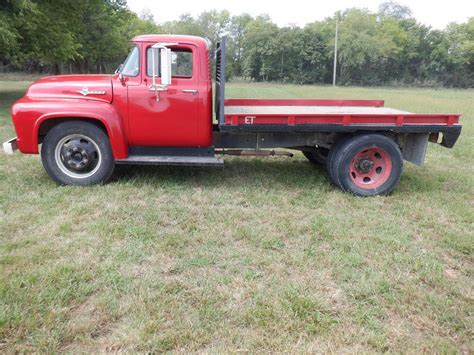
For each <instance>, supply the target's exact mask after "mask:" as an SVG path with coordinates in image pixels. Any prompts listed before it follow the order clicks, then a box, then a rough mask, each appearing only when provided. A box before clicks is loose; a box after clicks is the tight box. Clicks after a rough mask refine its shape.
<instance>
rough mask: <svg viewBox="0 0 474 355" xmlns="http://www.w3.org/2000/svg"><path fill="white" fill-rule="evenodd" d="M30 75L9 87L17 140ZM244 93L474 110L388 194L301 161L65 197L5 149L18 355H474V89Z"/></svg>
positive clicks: (0, 225) (3, 184)
mask: <svg viewBox="0 0 474 355" xmlns="http://www.w3.org/2000/svg"><path fill="white" fill-rule="evenodd" d="M26 85H27V83H26V82H6V81H4V82H0V140H1V141H4V140H6V139H7V138H9V137H12V136H14V131H13V127H12V124H11V121H10V118H9V112H8V109H9V106H10V105H11V103H12V102H13V100H14V99H16V98H18V97H19V96H21V95H22V93H23V91H24V89H25V87H26ZM228 94H229V96H232V97H261V98H263V97H265V98H284V97H287V98H292V97H301V98H364V99H371V98H373V99H377V98H381V99H385V100H386V104H387V106H391V107H396V108H400V109H405V110H410V111H414V112H459V113H461V114H463V118H462V123H463V125H464V129H463V133H462V135H461V138H460V140H459V142H458V144H457V145H456V147H455V148H454V149H452V150H449V149H445V148H442V147H438V146H435V145H430V147H429V152H428V156H427V161H426V165H425V166H424V167H423V168H416V167H414V166H412V165H410V164H408V163H407V164H406V165H405V171H404V173H403V175H402V179H401V182H400V185H399V186H398V188H397V189H396V190H395V192H394V193H393V194H392V195H390V196H387V197H377V198H357V197H354V196H351V195H349V194H345V193H342V192H341V191H340V190H338V189H337V188H335V187H334V186H332V185H331V184H330V182H329V180H328V177H327V176H326V174H325V173H324V171H323V169H321V168H317V167H314V166H312V165H311V164H309V163H308V162H307V161H305V159H304V157H303V156H302V155H300V154H298V155H297V156H296V157H295V158H292V159H290V158H281V157H279V158H275V157H273V158H250V159H249V158H233V159H228V160H226V166H225V168H224V169H209V168H171V167H169V168H164V167H130V168H128V167H121V168H120V169H117V171H116V173H115V177H114V179H113V181H112V182H111V183H109V184H107V185H105V186H95V187H89V188H81V187H59V186H57V185H56V184H55V183H54V182H53V181H52V180H51V179H50V178H49V177H48V176H47V175H46V173H45V171H44V170H43V168H42V166H41V162H40V159H39V157H38V156H27V155H20V154H15V155H14V156H3V155H2V156H0V267H1V275H0V351H1V352H17V351H19V352H23V351H31V350H41V351H52V352H55V351H70V352H76V351H168V350H178V351H179V350H180V351H213V352H214V351H216V352H217V351H223V350H228V351H229V350H230V351H258V350H273V351H321V352H322V351H333V352H342V351H345V352H354V351H359V352H382V351H391V352H412V353H417V352H419V351H426V352H432V351H436V352H462V353H469V352H473V351H474V342H473V332H472V330H473V328H474V324H473V315H474V287H473V286H474V282H473V271H474V267H473V266H474V263H473V261H474V260H473V247H474V91H473V90H470V91H460V90H424V89H383V88H372V89H368V88H336V89H334V88H331V87H317V86H305V87H297V86H284V85H249V84H231V85H229V88H228Z"/></svg>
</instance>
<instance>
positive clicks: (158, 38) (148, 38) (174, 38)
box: [132, 34, 208, 48]
mask: <svg viewBox="0 0 474 355" xmlns="http://www.w3.org/2000/svg"><path fill="white" fill-rule="evenodd" d="M132 42H154V43H158V42H177V43H188V44H189V43H192V44H196V45H204V46H206V48H207V47H208V42H207V41H206V40H205V39H204V38H202V37H197V36H186V35H171V34H170V35H163V34H148V35H140V36H136V37H133V38H132Z"/></svg>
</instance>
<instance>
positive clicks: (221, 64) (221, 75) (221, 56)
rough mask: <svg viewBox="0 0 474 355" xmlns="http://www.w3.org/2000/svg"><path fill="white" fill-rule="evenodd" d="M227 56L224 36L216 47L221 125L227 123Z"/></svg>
mask: <svg viewBox="0 0 474 355" xmlns="http://www.w3.org/2000/svg"><path fill="white" fill-rule="evenodd" d="M225 57H226V37H222V38H221V41H220V42H219V43H217V47H216V94H215V111H216V119H217V122H219V126H222V125H224V124H225V117H224V99H225Z"/></svg>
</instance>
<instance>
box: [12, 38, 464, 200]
mask: <svg viewBox="0 0 474 355" xmlns="http://www.w3.org/2000/svg"><path fill="white" fill-rule="evenodd" d="M132 43H133V46H132V49H131V52H130V54H129V56H128V57H127V59H126V61H125V62H124V64H123V65H122V66H121V68H120V69H119V70H118V71H117V72H116V74H115V75H112V76H110V75H65V76H53V77H48V78H43V79H40V80H39V81H37V82H35V83H33V84H32V85H30V87H29V88H28V90H27V92H26V94H25V96H24V97H23V98H21V99H20V100H18V101H17V102H16V103H15V104H14V105H13V107H12V110H11V114H12V119H13V123H14V126H15V130H16V133H17V137H16V138H13V139H11V140H9V141H7V142H5V143H4V150H5V152H7V153H13V151H14V150H15V149H16V148H18V149H19V150H20V151H21V152H23V153H30V154H37V153H39V145H40V144H41V159H42V162H43V165H44V168H45V169H46V171H47V172H48V174H49V175H50V176H51V177H52V178H53V179H54V180H55V181H57V182H58V183H60V184H75V185H90V184H95V183H103V182H105V181H107V180H108V179H109V178H110V176H111V175H112V173H113V169H114V166H115V164H155V165H197V166H199V165H201V166H219V165H222V164H223V160H222V159H220V158H218V157H217V155H225V154H230V155H245V156H247V155H257V156H264V155H274V154H288V153H285V152H278V151H277V152H275V151H274V150H273V149H274V148H285V149H293V150H299V151H302V152H303V154H304V155H305V156H306V157H307V158H308V159H309V160H310V161H311V162H313V163H315V164H324V165H325V166H326V167H327V170H328V173H329V175H330V177H331V180H332V181H333V182H334V184H335V185H337V186H339V187H340V188H342V189H343V190H345V191H349V192H351V193H354V194H356V195H360V196H372V195H380V194H387V193H389V192H390V191H392V190H393V188H394V187H395V186H396V184H397V183H398V181H399V178H400V175H401V172H402V167H403V160H404V159H405V160H407V161H410V162H413V163H415V164H417V165H421V164H422V163H423V160H424V156H425V152H426V148H427V144H428V142H433V143H440V144H441V145H443V146H444V147H447V148H452V147H453V146H454V144H455V142H456V141H457V139H458V137H459V135H460V132H461V125H460V124H459V117H460V115H459V114H414V113H410V112H405V111H401V110H396V109H392V108H387V107H384V102H383V101H381V100H258V99H227V100H226V99H225V58H226V53H225V50H226V47H225V38H223V39H222V40H221V42H220V43H219V44H218V45H217V51H216V78H215V79H216V80H215V82H216V84H215V114H216V123H214V121H213V114H212V112H213V108H212V90H213V88H212V80H211V69H210V68H211V66H210V60H209V49H208V43H207V41H206V40H204V39H202V38H199V37H193V36H178V35H143V36H138V37H135V38H134V39H133V40H132Z"/></svg>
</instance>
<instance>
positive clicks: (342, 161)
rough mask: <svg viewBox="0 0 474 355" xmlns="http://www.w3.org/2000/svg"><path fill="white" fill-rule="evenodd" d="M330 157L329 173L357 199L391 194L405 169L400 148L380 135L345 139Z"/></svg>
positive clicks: (336, 146)
mask: <svg viewBox="0 0 474 355" xmlns="http://www.w3.org/2000/svg"><path fill="white" fill-rule="evenodd" d="M329 156H330V158H329V160H328V163H329V166H328V170H329V172H330V176H331V179H332V180H333V182H334V183H335V184H336V185H338V186H339V187H341V188H342V189H343V190H345V191H348V192H351V193H353V194H355V195H358V196H375V195H385V194H388V193H390V192H391V191H392V190H393V189H394V188H395V186H396V185H397V183H398V181H399V180H400V176H401V173H402V169H403V157H402V154H401V152H400V148H399V147H398V145H397V144H396V143H395V142H394V141H393V140H392V139H390V138H388V137H386V136H384V135H381V134H363V135H358V136H354V137H350V138H345V139H344V141H342V142H341V144H336V145H335V146H334V150H332V151H331V152H330V155H329Z"/></svg>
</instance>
